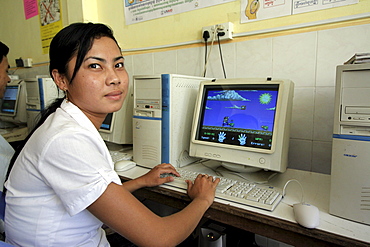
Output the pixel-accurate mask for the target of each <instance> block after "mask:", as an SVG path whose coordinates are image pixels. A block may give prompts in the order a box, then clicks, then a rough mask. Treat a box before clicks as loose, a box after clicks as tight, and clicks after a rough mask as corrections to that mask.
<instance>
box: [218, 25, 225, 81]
mask: <svg viewBox="0 0 370 247" xmlns="http://www.w3.org/2000/svg"><path fill="white" fill-rule="evenodd" d="M224 35H225V32H217V41H218V49H219V51H220V59H221V65H222V70H223V72H224V78H225V79H226V71H225V65H224V60H223V58H222V51H221V43H220V36H224Z"/></svg>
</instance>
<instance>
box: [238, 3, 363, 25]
mask: <svg viewBox="0 0 370 247" xmlns="http://www.w3.org/2000/svg"><path fill="white" fill-rule="evenodd" d="M358 1H359V0H241V10H240V11H241V15H240V16H241V20H240V22H241V23H246V22H250V21H258V20H265V19H271V18H276V17H281V16H287V15H294V14H300V13H305V12H311V11H316V10H322V9H328V8H334V7H339V6H344V5H349V4H356V3H358Z"/></svg>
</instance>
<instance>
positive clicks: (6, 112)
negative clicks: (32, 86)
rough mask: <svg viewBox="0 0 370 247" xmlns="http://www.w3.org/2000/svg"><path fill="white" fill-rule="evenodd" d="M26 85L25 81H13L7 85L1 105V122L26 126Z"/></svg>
mask: <svg viewBox="0 0 370 247" xmlns="http://www.w3.org/2000/svg"><path fill="white" fill-rule="evenodd" d="M26 95H27V93H26V85H25V82H24V81H23V80H13V81H11V82H10V83H8V84H7V85H6V88H5V93H4V97H3V99H2V100H1V105H0V121H3V122H10V123H14V124H26V123H27V114H26Z"/></svg>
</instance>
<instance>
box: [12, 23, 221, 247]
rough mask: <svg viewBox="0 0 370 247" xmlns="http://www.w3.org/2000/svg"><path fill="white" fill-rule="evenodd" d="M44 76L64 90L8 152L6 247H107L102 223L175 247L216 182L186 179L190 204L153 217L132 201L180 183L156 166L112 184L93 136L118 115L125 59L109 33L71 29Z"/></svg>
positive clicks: (53, 48)
mask: <svg viewBox="0 0 370 247" xmlns="http://www.w3.org/2000/svg"><path fill="white" fill-rule="evenodd" d="M50 74H51V76H52V77H53V79H54V81H55V83H56V84H57V86H58V87H59V88H60V89H61V90H63V91H64V92H65V95H66V96H65V99H61V100H57V101H56V102H55V103H54V104H53V105H52V106H51V108H50V109H49V110H48V111H47V113H46V114H44V115H43V117H42V118H41V120H40V123H39V124H38V127H37V128H36V130H35V131H34V132H33V133H31V135H30V136H29V138H27V142H26V144H25V145H24V147H23V148H22V149H21V150H20V151H19V152H17V153H16V155H15V158H14V159H13V160H15V162H14V166H13V168H12V170H11V172H10V175H9V179H8V181H7V182H6V188H7V195H6V202H7V207H6V213H5V218H6V220H5V229H6V230H5V231H6V238H7V239H6V241H7V242H9V243H11V244H13V245H17V246H89V247H90V246H109V243H108V242H107V240H106V237H105V233H104V231H103V230H102V229H101V226H102V224H103V223H105V224H106V225H108V226H109V227H111V228H112V229H114V230H115V231H117V232H118V233H120V234H121V235H123V236H124V237H126V238H127V239H129V240H131V241H132V242H134V243H135V244H137V245H140V246H175V245H177V244H178V243H180V242H182V241H183V240H184V239H185V238H186V237H187V236H188V235H189V234H190V233H191V232H192V231H193V230H194V228H195V227H196V225H197V224H198V222H199V220H200V219H201V217H202V215H203V214H204V212H205V211H206V210H207V209H208V207H209V206H210V205H211V204H212V202H213V199H214V193H215V188H216V186H217V184H218V182H219V179H216V180H215V181H213V178H212V177H207V176H198V177H197V179H196V180H195V181H194V183H192V182H190V181H188V195H189V196H190V198H191V199H192V202H191V203H190V204H189V205H188V206H187V207H186V208H185V209H183V210H182V211H180V212H178V213H176V214H173V215H171V216H168V217H163V218H162V217H159V216H157V215H155V214H154V213H152V212H151V211H150V210H148V209H147V208H146V207H145V206H144V205H143V204H142V203H140V202H139V201H138V200H137V199H136V198H135V197H134V196H133V195H132V194H131V192H133V191H134V190H136V189H139V188H142V187H146V186H157V185H160V184H163V183H166V182H170V181H171V180H172V179H173V178H171V177H167V178H160V174H162V173H173V174H175V175H177V176H178V175H179V174H178V173H177V172H176V170H175V168H174V167H172V166H171V165H170V164H161V165H158V166H156V167H155V168H153V169H152V170H151V171H150V172H148V173H147V174H146V175H144V176H142V177H139V178H137V179H134V180H131V181H129V182H126V183H123V184H122V183H121V181H120V179H119V177H118V175H117V174H116V173H115V172H114V170H113V162H112V160H111V157H110V155H109V152H108V149H107V147H106V145H105V143H104V141H103V140H102V138H101V137H100V135H99V133H98V129H99V127H100V125H101V124H102V122H103V120H104V118H105V116H106V115H107V114H108V113H110V112H114V111H117V110H119V109H120V108H121V106H122V103H123V100H124V99H125V96H126V94H127V90H128V75H127V72H126V70H125V67H124V58H123V57H122V55H121V51H120V48H119V46H118V44H117V42H116V40H115V39H114V37H113V34H112V31H111V30H110V29H109V28H108V27H106V26H105V25H102V24H92V23H75V24H72V25H70V26H68V27H66V28H64V29H63V30H61V31H60V32H59V33H58V34H57V35H56V36H55V37H54V39H53V40H52V42H51V45H50Z"/></svg>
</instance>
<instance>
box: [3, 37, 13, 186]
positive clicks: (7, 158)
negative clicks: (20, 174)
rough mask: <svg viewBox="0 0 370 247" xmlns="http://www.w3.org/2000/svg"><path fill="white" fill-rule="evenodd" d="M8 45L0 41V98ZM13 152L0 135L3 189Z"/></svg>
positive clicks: (7, 77) (6, 80)
mask: <svg viewBox="0 0 370 247" xmlns="http://www.w3.org/2000/svg"><path fill="white" fill-rule="evenodd" d="M8 53H9V47H8V46H6V45H5V44H4V43H2V42H0V99H2V98H3V97H4V93H5V87H6V84H7V83H8V82H10V78H9V76H8V69H9V63H8V58H7V55H8ZM13 154H14V149H13V148H12V146H11V145H10V144H9V143H8V142H7V141H6V140H5V139H4V137H3V136H2V135H0V187H1V191H3V184H4V181H5V176H6V172H7V170H8V166H9V162H10V159H11V158H12V156H13Z"/></svg>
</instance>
